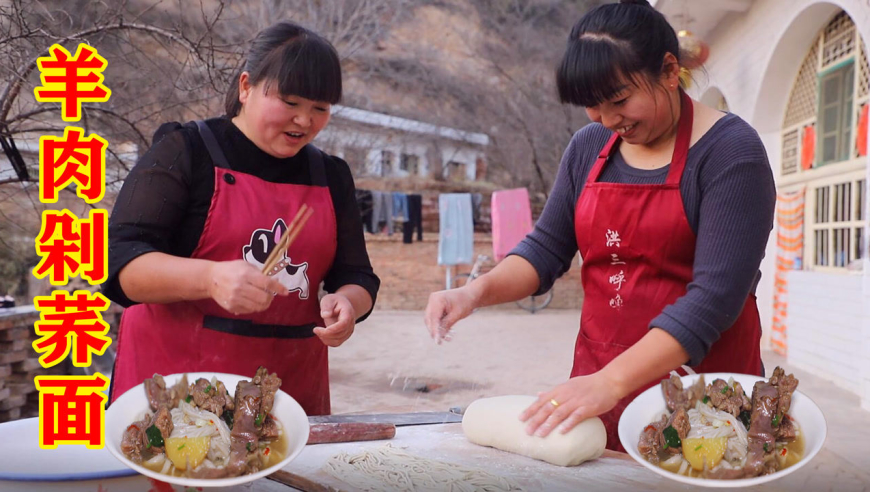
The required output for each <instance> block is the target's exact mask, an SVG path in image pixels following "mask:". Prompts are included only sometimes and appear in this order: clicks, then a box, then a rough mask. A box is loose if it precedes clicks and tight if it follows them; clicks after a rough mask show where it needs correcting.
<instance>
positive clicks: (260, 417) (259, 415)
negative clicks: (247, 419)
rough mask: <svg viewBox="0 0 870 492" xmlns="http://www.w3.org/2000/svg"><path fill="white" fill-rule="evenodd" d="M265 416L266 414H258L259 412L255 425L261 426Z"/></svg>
mask: <svg viewBox="0 0 870 492" xmlns="http://www.w3.org/2000/svg"><path fill="white" fill-rule="evenodd" d="M264 416H265V415H264V414H262V413H258V414H257V418H256V419H254V425H256V426H257V427H259V426H260V425H261V424H262V423H263V417H264Z"/></svg>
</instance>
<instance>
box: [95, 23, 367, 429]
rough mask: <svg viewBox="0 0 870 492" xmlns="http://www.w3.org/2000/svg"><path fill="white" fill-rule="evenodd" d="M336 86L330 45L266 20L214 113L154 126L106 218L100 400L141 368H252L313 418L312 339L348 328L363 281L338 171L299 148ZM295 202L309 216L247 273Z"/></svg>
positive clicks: (362, 254) (318, 389)
mask: <svg viewBox="0 0 870 492" xmlns="http://www.w3.org/2000/svg"><path fill="white" fill-rule="evenodd" d="M341 91H342V84H341V66H340V62H339V58H338V54H337V53H336V52H335V49H334V48H333V47H332V45H331V44H330V43H329V42H328V41H326V40H325V39H323V38H322V37H320V36H319V35H317V34H316V33H314V32H312V31H310V30H308V29H305V28H303V27H301V26H299V25H296V24H293V23H291V22H281V23H278V24H275V25H273V26H271V27H269V28H267V29H265V30H264V31H262V32H261V33H259V34H258V35H257V37H256V38H255V39H254V41H253V45H252V47H251V48H250V50H249V52H248V55H247V58H246V61H245V65H244V67H243V68H242V70H241V71H240V73H239V74H238V76H237V77H236V78H235V79H234V81H233V84H231V87H230V88H229V91H228V93H227V99H226V115H225V116H222V117H220V118H212V119H209V120H205V121H198V122H191V123H187V124H184V125H181V124H179V123H167V124H164V125H163V126H161V127H160V129H158V131H157V132H156V134H155V137H154V145H153V146H152V147H151V148H150V149H149V150H148V152H147V153H146V154H145V155H144V156H143V157H142V159H141V160H140V161H139V162H138V163H137V165H136V166H135V167H134V168H133V170H132V171H131V172H130V174H129V176H128V177H127V179H126V181H125V182H124V186H123V188H122V189H121V192H120V194H119V196H118V199H117V200H116V203H115V208H114V210H113V212H112V217H111V219H110V224H109V229H110V232H109V277H108V280H107V282H106V283H105V285H104V290H103V291H104V293H105V294H106V296H107V297H109V298H110V299H112V300H113V301H115V302H117V303H119V304H121V305H124V306H129V307H128V308H127V310H126V311H125V312H124V315H123V318H122V320H121V328H120V333H119V337H118V338H119V339H118V355H117V359H116V361H115V369H114V374H113V377H112V389H111V396H110V398H111V400H112V401H114V400H115V399H116V398H117V397H118V396H119V395H121V394H122V393H123V392H125V391H126V390H128V389H130V388H131V387H133V386H135V385H138V384H139V383H141V382H142V381H143V380H145V379H147V378H150V377H151V376H152V375H153V374H154V373H155V372H156V373H160V374H172V373H182V372H193V371H196V372H223V373H231V374H240V375H244V376H249V377H253V376H254V373H255V372H256V370H257V368H258V367H259V366H260V365H264V366H266V367H267V368H268V369H269V370H270V371H274V372H277V373H278V376H279V377H280V378H281V379H282V381H283V384H282V389H283V390H284V391H286V392H287V393H289V394H290V395H291V396H293V397H294V398H295V399H296V400H297V401H298V402H299V403H300V404H301V405H302V407H303V408H304V409H305V411H306V412H307V413H308V414H309V415H317V414H328V413H329V411H330V403H329V378H328V370H327V346H333V347H335V346H338V345H340V344H342V343H343V342H344V341H345V340H347V339H348V338H349V337H350V336H351V334H352V333H353V330H354V326H355V323H356V322H358V321H361V320H363V319H365V318H366V317H367V316H368V314H369V313H370V312H371V309H372V306H373V305H374V301H375V297H376V295H377V291H378V287H379V280H378V277H377V276H376V275H375V274H374V272H373V271H372V267H371V263H370V261H369V258H368V253H367V252H366V247H365V240H364V238H363V232H362V224H361V219H360V213H359V209H358V207H357V204H356V200H355V196H354V194H355V193H354V184H353V178H352V176H351V173H350V169H349V168H348V165H347V163H345V162H344V161H343V160H341V159H339V158H337V157H334V156H330V155H326V154H325V153H323V152H321V151H320V150H319V149H317V148H316V147H315V146H314V145H312V144H311V141H312V140H313V139H314V137H315V136H316V135H317V134H318V133H319V132H320V131H321V130H322V129H323V128H324V127H325V126H326V124H327V123H328V122H329V117H330V106H331V105H332V104H335V103H337V102H338V101H339V100H340V99H341ZM303 206H306V207H308V208H309V209H310V210H312V211H313V215H312V216H311V217H310V219H309V220H308V221H307V222H306V223H305V225H304V227H303V228H302V229H301V232H300V233H299V235H298V236H297V237H296V239H295V241H294V242H293V243H292V245H291V246H290V248H289V250H288V251H287V253H286V254H285V255H281V256H279V259H280V260H281V261H280V263H279V265H278V267H276V269H275V270H276V271H277V273H275V272H270V275H265V274H263V273H261V271H262V270H263V267H264V266H265V265H264V264H265V263H266V260H267V258H268V257H269V255H270V253H271V252H272V251H273V250H274V248H275V247H276V244H278V243H279V242H280V238H281V237H282V236H283V235H285V234H288V232H289V231H288V228H290V227H291V226H292V221H293V219H294V217H295V216H296V214H297V212H298V211H299V210H300V209H301V208H302V207H303ZM273 273H274V274H273ZM321 282H323V285H324V289H325V290H326V291H327V292H328V294H327V295H325V296H324V297H323V298H322V299H318V288H319V286H320V284H321Z"/></svg>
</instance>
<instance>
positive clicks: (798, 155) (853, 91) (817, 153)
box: [781, 11, 870, 176]
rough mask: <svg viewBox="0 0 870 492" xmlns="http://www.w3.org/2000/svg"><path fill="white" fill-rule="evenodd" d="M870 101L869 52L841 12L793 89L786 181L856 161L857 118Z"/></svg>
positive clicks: (786, 126) (786, 123) (787, 118)
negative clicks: (793, 176) (828, 167)
mask: <svg viewBox="0 0 870 492" xmlns="http://www.w3.org/2000/svg"><path fill="white" fill-rule="evenodd" d="M868 101H870V64H868V61H867V48H866V45H865V43H864V42H863V40H862V39H861V35H860V33H859V32H858V30H857V29H856V28H855V23H854V22H853V21H852V19H851V18H850V17H849V15H848V14H847V13H846V12H844V11H840V12H839V13H838V14H837V15H835V16H834V17H833V18H832V19H831V20H830V22H828V24H827V25H826V26H825V27H824V28H822V29H821V30H820V31H819V33H818V35H817V36H816V38H815V39H814V40H813V42H812V44H811V45H810V49H809V51H808V52H807V55H806V56H805V57H804V60H803V62H802V63H801V66H800V67H799V69H798V73H797V76H796V78H795V81H794V84H793V85H792V88H791V93H790V95H789V99H788V105H787V106H786V111H785V115H784V118H783V125H782V140H781V145H782V156H783V159H782V162H781V172H782V175H783V176H787V175H794V174H800V173H804V172H807V171H811V170H813V169H814V168H817V167H820V166H827V165H830V164H834V163H839V162H848V161H851V160H853V159H855V158H856V157H858V150H857V147H858V145H857V143H858V142H857V140H858V139H857V137H858V135H857V133H858V132H857V125H858V118H857V117H856V115H858V114H860V113H859V111H860V108H861V106H863V105H864V104H866V103H867V102H868Z"/></svg>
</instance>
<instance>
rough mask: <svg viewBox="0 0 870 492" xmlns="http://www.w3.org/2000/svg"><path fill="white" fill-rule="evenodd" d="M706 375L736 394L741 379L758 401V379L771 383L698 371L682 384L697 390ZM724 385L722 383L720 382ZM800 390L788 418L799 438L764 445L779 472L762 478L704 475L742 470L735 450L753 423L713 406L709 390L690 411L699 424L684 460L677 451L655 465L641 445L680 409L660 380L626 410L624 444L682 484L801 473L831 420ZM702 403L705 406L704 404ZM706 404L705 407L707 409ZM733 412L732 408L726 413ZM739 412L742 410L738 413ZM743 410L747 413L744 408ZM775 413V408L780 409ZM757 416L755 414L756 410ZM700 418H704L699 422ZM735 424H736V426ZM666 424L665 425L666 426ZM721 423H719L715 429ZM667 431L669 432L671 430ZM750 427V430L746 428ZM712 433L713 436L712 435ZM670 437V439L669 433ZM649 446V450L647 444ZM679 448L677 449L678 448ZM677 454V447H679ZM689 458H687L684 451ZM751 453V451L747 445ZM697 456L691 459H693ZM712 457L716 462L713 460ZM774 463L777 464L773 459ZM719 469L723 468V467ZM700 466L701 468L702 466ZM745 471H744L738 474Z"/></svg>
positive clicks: (730, 483)
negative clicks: (668, 399)
mask: <svg viewBox="0 0 870 492" xmlns="http://www.w3.org/2000/svg"><path fill="white" fill-rule="evenodd" d="M701 376H703V377H704V383H705V386H706V387H708V388H709V387H710V385H711V384H712V383H713V382H714V381H716V380H723V381H725V382H726V383H725V385H724V386H727V387H729V388H731V395H732V396H733V395H734V394H736V393H735V392H734V391H733V390H734V388H735V386H734V384H733V383H739V385H740V386H742V388H743V391H744V392H745V395H746V396H747V397H748V400H749V401H750V402H751V401H752V395H753V388H754V386H755V383H756V382H757V381H765V382H767V381H769V380H768V379H765V378H760V377H758V376H751V375H747V374H735V373H708V374H703V375H700V374H693V375H689V376H683V377H681V378H680V381H681V382H682V386H683V388H684V389H688V388H691V387H692V386H693V385H694V384H696V383H697V382H698V379H699V378H700V377H701ZM720 385H721V384H720ZM799 387H800V386H799V384H798V389H797V390H795V391H794V393H793V394H792V396H791V405H790V408H789V410H788V411H787V415H788V419H790V420H791V422H789V425H791V426H793V428H794V429H796V434H797V438H796V439H792V440H790V441H788V442H785V441H779V440H777V441H776V444H775V449H769V448H770V447H769V446H767V447H765V448H764V451H765V454H767V453H773V459H775V460H776V461H777V462H776V465H775V466H776V470H777V471H775V472H773V473H769V474H764V475H760V476H753V477H751V478H730V479H725V478H705V477H704V476H703V475H705V474H706V473H707V470H718V471H720V472H726V473H724V474H727V471H726V470H723V468H732V467H733V468H737V469H739V468H740V465H739V463H740V461H737V460H736V459H735V454H736V453H738V452H739V450H740V449H742V448H741V447H740V446H738V444H740V443H742V442H743V441H741V440H740V438H739V437H738V435H742V436H743V437H742V438H743V439H746V435H747V434H748V432H749V429H746V428H745V427H746V425H747V424H743V423H742V421H743V420H742V418H741V417H740V416H739V415H738V416H737V417H735V418H734V419H730V418H729V419H726V418H724V416H723V414H719V413H718V412H725V410H724V409H722V408H716V407H713V404H712V403H708V402H710V399H709V396H707V393H708V392H709V391H705V392H704V396H705V397H706V398H707V400H706V401H705V400H703V399H701V400H700V402H697V403H696V405H695V406H693V407H692V409H691V410H690V411H689V412H687V414H688V415H689V421H690V422H693V423H692V425H693V426H695V427H696V430H695V432H691V431H690V433H689V434H688V435H687V438H686V439H684V440H683V441H682V442H681V447H680V452H679V455H678V456H679V459H678V458H677V457H676V456H677V455H676V454H674V455H672V456H671V457H670V458H669V459H668V460H664V459H660V460H659V462H658V463H653V462H651V460H649V459H648V457H649V456H650V454H649V453H648V452H647V454H646V456H645V455H644V454H642V453H641V451H640V450H639V443H640V441H641V436H642V435H643V434H645V433H647V432H651V433H653V434H654V433H655V432H656V429H655V428H652V429H651V428H650V427H651V426H652V424H654V423H656V422H662V420H661V419H662V417H663V416H667V417H668V418H669V419H670V416H671V415H672V414H673V413H675V412H670V411H669V409H668V406H667V403H666V400H665V396H664V393H663V390H662V385H661V384H657V385H655V386H653V387H652V388H649V389H648V390H646V391H644V392H643V393H641V395H640V396H638V397H637V398H636V399H635V400H634V401H632V402H631V403H630V404H629V405H628V406H627V407H626V409H625V411H624V412H623V414H622V417H621V418H620V419H619V427H618V431H619V440H620V442H621V443H622V446H623V447H624V448H625V450H626V451H627V452H628V454H629V455H631V457H632V458H634V459H635V460H636V461H637V462H638V463H640V464H641V465H643V466H645V467H647V468H648V469H650V470H652V471H653V472H655V473H658V474H659V475H662V476H663V477H666V478H669V479H671V480H676V481H678V482H682V483H686V484H690V485H696V486H699V487H723V488H728V487H749V486H753V485H759V484H762V483H766V482H770V481H772V480H776V479H778V478H782V477H784V476H786V475H788V474H790V473H793V472H795V471H796V470H798V469H800V468H801V467H803V466H804V465H806V464H807V463H809V461H810V460H812V459H813V457H814V456H815V455H816V454H818V452H819V451H820V450H821V449H822V446H823V445H824V443H825V437H826V435H827V424H826V423H825V417H824V415H822V411H821V410H820V409H819V407H818V406H817V405H816V404H815V402H813V401H812V400H811V399H810V398H809V397H808V396H806V395H805V394H804V393H801V391H800V389H799ZM722 390H723V391H724V392H725V394H727V392H728V391H729V390H728V389H727V388H725V387H723V388H722ZM699 404H700V405H699ZM701 406H703V408H701ZM725 413H728V412H725ZM734 413H737V410H735V411H734ZM740 413H741V414H742V412H740ZM774 413H775V412H774ZM750 414H751V412H750ZM716 415H719V416H723V418H721V419H717V418H714V416H716ZM699 418H700V419H701V420H700V421H699ZM783 419H785V417H783V416H780V417H779V418H776V417H774V419H773V421H772V423H773V424H776V425H777V426H779V425H781V424H780V422H782V420H783ZM732 423H733V425H732ZM662 425H663V424H659V427H661V426H662ZM737 425H742V426H743V427H744V429H743V430H742V431H740V432H738V430H740V429H738V430H734V429H732V430H730V431H729V430H728V429H731V428H732V427H733V426H737ZM714 426H715V427H714ZM720 428H721V429H722V432H718V431H719V429H720ZM659 430H660V431H661V429H659ZM665 430H667V429H666V428H665ZM744 431H745V432H744ZM711 432H712V434H711ZM699 433H700V435H702V436H704V435H706V436H710V435H713V436H721V435H723V434H724V437H714V438H712V439H710V438H708V437H699ZM661 434H662V435H663V437H662V439H664V440H665V443H664V444H665V446H664V447H665V449H666V448H667V444H668V437H672V435H673V434H672V433H671V434H668V433H667V432H664V431H661ZM664 436H668V437H664ZM686 443H689V444H691V445H690V446H686ZM723 444H724V445H725V446H726V449H727V448H729V447H730V449H728V451H726V453H728V454H725V455H724V456H725V458H723V456H722V455H719V456H718V460H716V461H715V463H716V466H715V467H709V464H710V463H714V459H716V455H717V454H718V453H720V452H722V448H721V445H723ZM645 449H646V450H648V449H649V448H648V447H646V448H645ZM672 449H673V448H672ZM673 452H674V453H676V451H675V450H674V451H673ZM683 453H685V454H686V456H684V454H683ZM747 453H748V449H747ZM729 455H730V456H731V459H732V460H735V461H733V463H734V464H733V465H732V464H730V463H728V462H727V458H728V457H729ZM659 456H667V454H665V453H662V454H659ZM689 458H691V459H689ZM708 459H709V460H710V461H709V462H708ZM768 463H771V462H770V461H768ZM717 467H718V468H717ZM698 468H700V470H699V469H698ZM735 473H736V474H738V475H739V472H735Z"/></svg>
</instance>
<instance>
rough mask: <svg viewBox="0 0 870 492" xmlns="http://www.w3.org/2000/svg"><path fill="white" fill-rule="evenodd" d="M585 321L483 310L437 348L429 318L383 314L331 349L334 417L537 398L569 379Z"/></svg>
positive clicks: (569, 315)
mask: <svg viewBox="0 0 870 492" xmlns="http://www.w3.org/2000/svg"><path fill="white" fill-rule="evenodd" d="M579 314H580V313H579V311H576V310H562V309H547V310H545V311H542V312H538V313H536V314H529V313H527V312H525V311H522V310H519V309H511V310H482V311H478V312H476V313H474V314H472V315H471V316H470V317H469V318H467V319H466V320H463V321H460V322H459V323H458V324H457V325H456V327H455V328H454V336H453V340H452V341H450V342H446V343H443V344H441V345H437V344H436V343H435V342H434V341H433V340H432V339H431V338H429V334H428V331H427V330H426V327H425V325H424V323H423V313H422V312H421V311H375V312H374V313H373V314H372V316H371V317H370V318H369V319H368V320H366V321H364V322H363V323H361V324H359V325H357V327H356V332H355V333H354V335H353V336H352V337H351V338H350V340H348V341H347V342H345V344H344V345H342V346H341V347H338V348H336V349H330V361H329V363H330V371H329V374H330V383H331V388H332V411H333V413H357V412H360V413H371V412H411V411H447V410H448V409H449V408H450V407H455V406H460V407H463V408H464V407H466V406H468V404H470V403H471V402H472V401H474V400H475V399H477V398H481V397H484V396H495V395H506V394H535V393H536V392H538V391H542V390H544V389H547V388H549V387H551V386H554V385H556V384H558V383H559V382H562V381H564V380H565V379H566V378H567V377H568V374H569V373H570V371H571V361H572V353H573V346H574V337H575V336H576V335H577V323H578V320H579Z"/></svg>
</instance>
